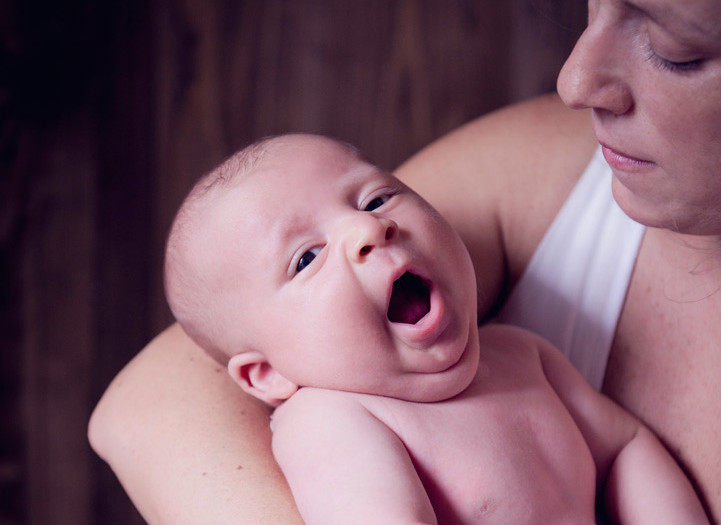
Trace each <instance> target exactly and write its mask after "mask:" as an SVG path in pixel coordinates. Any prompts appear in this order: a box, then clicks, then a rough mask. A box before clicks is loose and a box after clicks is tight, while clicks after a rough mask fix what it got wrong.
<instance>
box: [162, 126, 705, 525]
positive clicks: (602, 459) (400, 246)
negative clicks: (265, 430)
mask: <svg viewBox="0 0 721 525" xmlns="http://www.w3.org/2000/svg"><path fill="white" fill-rule="evenodd" d="M166 292H167V296H168V301H169V303H170V306H171V309H172V311H173V313H174V315H175V316H176V318H177V319H178V321H179V322H180V323H181V325H182V326H183V328H184V329H185V330H186V331H187V333H188V334H189V335H190V336H191V337H193V338H194V339H195V340H196V341H197V342H198V343H199V344H200V345H201V346H203V347H204V348H205V349H206V350H207V351H208V352H209V353H210V354H211V355H212V356H214V357H215V358H216V359H218V360H219V361H221V362H223V363H225V364H227V367H228V370H229V371H230V374H231V376H232V377H233V379H234V380H235V381H236V382H237V383H238V384H239V385H240V386H241V387H242V388H243V390H245V391H246V392H249V393H250V394H252V395H254V396H256V397H257V398H259V399H261V400H263V401H265V402H266V403H268V404H270V405H272V406H275V407H277V408H276V410H275V413H274V416H273V427H274V432H273V453H274V455H275V457H276V459H277V461H278V463H279V464H280V466H281V468H282V470H283V472H284V473H285V476H286V478H287V480H288V483H289V484H290V487H291V489H292V491H293V495H294V497H295V499H296V502H297V504H298V508H299V510H300V512H301V514H302V516H303V518H304V520H305V521H306V522H307V523H309V524H313V523H339V524H350V523H360V524H369V523H373V524H382V523H388V524H393V525H398V524H401V523H448V524H473V523H501V524H509V523H548V524H562V523H569V524H571V523H572V524H584V523H594V519H595V514H594V512H595V511H594V504H595V501H596V496H599V501H601V502H602V503H603V504H604V506H605V508H606V510H607V511H608V513H609V514H610V515H611V517H612V518H613V519H615V520H618V521H620V522H623V523H654V524H659V523H676V524H678V523H684V524H688V523H705V522H707V520H706V517H705V515H704V512H703V509H702V507H701V505H700V503H699V501H698V499H697V498H696V496H695V494H694V492H693V490H692V488H691V486H690V483H689V482H688V480H687V479H686V478H685V477H684V475H683V474H682V472H681V470H680V469H679V468H678V467H677V465H676V463H675V462H674V461H673V460H672V459H671V457H670V456H669V455H668V454H667V453H666V451H665V450H664V448H663V447H662V446H661V444H660V443H659V442H658V441H657V440H656V438H655V437H654V436H653V435H652V434H651V433H650V432H649V431H648V430H647V429H645V427H643V426H642V425H641V424H640V423H639V422H638V421H637V420H636V419H634V418H633V417H632V416H630V415H629V414H628V413H626V412H624V411H623V410H622V409H620V408H619V407H618V406H616V405H615V404H614V403H612V402H611V401H610V400H609V399H607V398H605V397H603V396H602V395H600V394H599V393H597V392H596V391H595V390H593V389H592V388H591V387H590V386H589V385H588V384H587V383H586V382H585V381H584V380H583V379H582V378H581V376H580V375H579V374H578V372H576V370H575V369H574V368H573V367H572V365H570V363H568V361H566V360H565V358H563V357H562V356H561V355H560V353H559V352H558V351H557V350H556V349H554V348H552V347H551V346H550V345H549V344H548V343H546V342H545V341H544V340H542V339H540V338H538V337H536V336H534V335H532V334H530V333H528V332H525V331H522V330H520V329H517V328H513V327H509V326H498V325H495V326H494V325H489V326H484V327H481V328H478V326H477V319H476V282H475V275H474V271H473V267H472V263H471V260H470V257H469V255H468V253H467V251H466V249H465V247H464V245H463V243H462V241H461V239H460V238H459V236H458V235H457V234H456V233H455V232H454V230H453V229H452V228H451V226H450V225H449V224H448V223H447V222H446V221H445V220H444V219H443V218H442V217H441V216H440V215H439V214H438V213H437V212H436V211H435V210H434V209H433V208H432V207H431V206H430V205H429V204H428V203H427V202H425V201H424V200H423V199H422V198H421V197H419V196H418V195H417V194H415V193H414V192H413V191H411V190H410V189H409V188H408V187H406V186H405V185H403V184H402V183H401V182H400V181H398V180H397V179H395V178H394V177H393V176H392V175H390V174H389V173H386V172H384V171H382V170H380V169H378V168H377V167H375V166H372V165H371V164H369V163H368V162H366V161H365V160H364V159H363V158H362V157H361V156H360V155H359V154H358V153H357V152H356V151H355V150H354V149H353V148H351V147H349V146H347V145H345V144H341V143H338V142H336V141H333V140H331V139H328V138H324V137H318V136H311V135H288V136H281V137H276V138H272V139H266V140H264V141H261V142H259V143H257V144H255V145H253V146H251V147H249V148H246V149H245V150H243V151H241V152H239V153H237V154H235V155H234V156H233V157H231V158H230V159H229V160H227V161H226V162H224V163H223V164H222V165H221V166H219V167H218V168H216V169H215V170H214V171H212V172H211V173H210V174H208V175H206V176H205V177H203V178H202V179H201V181H200V182H199V183H198V184H197V185H196V186H195V187H194V188H193V190H192V191H191V193H190V195H189V196H188V197H187V199H186V200H185V202H184V203H183V205H182V207H181V209H180V211H179V213H178V216H177V217H176V220H175V222H174V225H173V228H172V230H171V233H170V236H169V239H168V246H167V253H166Z"/></svg>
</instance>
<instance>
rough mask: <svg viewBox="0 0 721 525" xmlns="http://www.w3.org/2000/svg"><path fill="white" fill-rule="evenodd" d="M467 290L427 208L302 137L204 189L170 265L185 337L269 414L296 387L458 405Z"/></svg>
mask: <svg viewBox="0 0 721 525" xmlns="http://www.w3.org/2000/svg"><path fill="white" fill-rule="evenodd" d="M474 279H475V278H474V273H473V269H472V265H471V262H470V258H469V256H468V253H467V251H466V249H465V247H464V246H463V244H462V242H461V240H460V238H459V237H458V235H456V233H455V232H454V231H453V230H452V228H451V227H450V226H449V225H448V223H447V222H446V221H445V220H444V219H443V218H442V217H440V215H439V214H438V213H437V212H436V211H435V210H434V209H433V208H432V207H431V206H430V205H429V204H428V203H426V202H425V201H424V200H423V199H421V198H420V197H419V196H418V195H417V194H415V193H414V192H412V191H411V190H410V189H408V188H407V187H406V186H404V185H403V184H402V183H401V182H400V181H398V180H397V179H396V178H394V177H393V176H392V175H390V174H388V173H386V172H384V171H382V170H380V169H378V168H377V167H375V166H373V165H371V164H369V163H368V162H366V161H365V160H364V159H363V158H362V157H361V156H360V155H359V154H358V153H357V151H356V150H355V149H353V148H352V147H349V146H348V145H345V144H342V143H339V142H336V141H333V140H331V139H328V138H325V137H319V136H313V135H287V136H281V137H276V138H272V139H266V140H264V141H261V142H260V143H257V144H255V145H253V146H251V147H249V148H246V149H245V150H243V151H241V152H239V153H237V154H236V155H234V156H232V157H231V158H230V159H228V160H227V161H226V162H224V163H223V164H221V165H220V166H219V167H218V168H216V169H215V170H213V171H212V172H211V173H209V174H208V175H206V176H204V177H203V178H202V179H201V181H200V182H199V183H198V184H197V185H196V186H195V187H194V188H193V190H192V191H191V192H190V194H189V196H188V197H187V198H186V200H185V202H184V203H183V205H182V206H181V209H180V211H179V212H178V216H177V218H176V220H175V222H174V224H173V227H172V229H171V234H170V236H169V239H168V247H167V253H166V294H167V297H168V302H169V303H170V306H171V309H172V311H173V313H174V315H175V316H176V318H177V319H178V321H179V322H180V324H181V325H182V326H183V328H184V329H185V330H186V331H187V333H188V334H189V335H190V336H191V337H192V338H193V339H194V340H196V341H197V342H198V343H199V344H200V345H201V346H202V347H203V348H205V350H206V351H208V352H209V353H210V354H211V355H212V356H213V357H215V358H216V359H218V360H219V361H221V362H224V363H227V365H228V369H229V371H230V373H231V376H232V377H233V378H234V379H235V380H236V381H237V382H238V383H239V384H240V385H241V386H242V387H243V388H244V389H245V390H246V391H248V392H250V393H252V394H253V395H255V396H256V397H258V398H260V399H262V400H264V401H266V402H268V403H270V404H273V405H275V404H278V403H279V402H281V401H282V400H284V399H287V398H288V397H289V396H290V395H292V393H293V392H295V390H297V388H299V387H300V386H315V387H321V388H329V389H338V390H348V391H353V392H363V393H372V394H381V395H386V396H391V397H398V398H402V399H409V400H414V401H435V400H440V399H445V398H448V397H451V396H453V395H456V394H457V393H459V392H460V391H462V390H463V389H464V388H465V387H466V386H467V384H468V383H469V382H470V380H471V379H472V377H473V375H474V374H475V368H476V365H477V362H478V342H477V331H476V294H475V280H474Z"/></svg>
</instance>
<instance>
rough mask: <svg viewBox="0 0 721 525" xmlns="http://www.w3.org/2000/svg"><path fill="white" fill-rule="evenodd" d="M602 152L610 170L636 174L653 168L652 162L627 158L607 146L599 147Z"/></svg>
mask: <svg viewBox="0 0 721 525" xmlns="http://www.w3.org/2000/svg"><path fill="white" fill-rule="evenodd" d="M601 150H602V151H603V157H604V158H605V159H606V162H608V165H609V166H611V168H613V169H615V170H619V171H625V172H631V173H638V172H641V171H646V170H648V169H650V168H652V167H653V166H654V163H653V162H650V161H648V160H641V159H635V158H633V157H627V156H626V155H623V154H621V153H619V152H617V151H615V150H612V149H611V148H609V147H607V146H603V145H602V146H601Z"/></svg>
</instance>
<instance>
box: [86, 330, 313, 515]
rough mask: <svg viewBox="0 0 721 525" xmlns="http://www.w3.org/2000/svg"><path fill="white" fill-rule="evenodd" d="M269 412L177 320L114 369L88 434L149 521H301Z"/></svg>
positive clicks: (93, 444)
mask: <svg viewBox="0 0 721 525" xmlns="http://www.w3.org/2000/svg"><path fill="white" fill-rule="evenodd" d="M268 414H269V413H268V408H267V407H265V406H264V405H262V404H261V403H259V402H258V401H256V400H254V399H252V398H250V397H249V396H247V395H245V394H244V393H243V392H242V391H241V390H240V389H239V388H238V387H237V386H236V385H235V384H234V383H233V382H232V381H231V380H230V378H229V377H228V375H227V373H226V371H225V369H224V368H223V367H222V366H220V365H218V364H217V363H215V362H214V361H212V360H211V359H210V358H208V357H207V356H206V355H205V354H204V353H203V351H202V350H200V349H199V348H198V347H197V346H196V345H194V344H193V343H192V342H191V341H190V340H189V338H188V337H187V336H186V335H185V334H184V333H183V331H182V330H181V329H180V327H179V326H177V325H174V326H172V327H170V328H169V329H168V330H166V331H165V332H163V333H162V334H160V335H159V336H158V337H157V338H156V339H155V340H153V341H152V342H151V343H150V344H149V345H148V346H147V347H146V348H144V349H143V350H142V351H141V352H140V354H138V356H137V357H136V358H135V359H134V360H133V361H131V362H130V363H129V364H128V365H127V366H126V367H125V368H124V369H123V370H122V371H121V372H120V373H119V374H118V376H117V377H116V378H115V380H114V381H113V383H112V384H111V385H110V386H109V387H108V389H107V391H106V392H105V394H104V395H103V397H102V399H101V400H100V402H99V403H98V406H97V407H96V409H95V411H94V413H93V416H92V419H91V422H90V426H89V429H88V436H89V439H90V442H91V444H92V446H93V449H95V451H96V452H97V453H98V455H100V456H101V457H102V458H103V459H104V460H105V461H107V462H108V464H109V465H110V466H111V467H112V469H113V470H114V472H115V474H116V475H117V477H118V479H119V480H120V482H121V483H122V485H123V487H124V488H125V490H126V491H127V493H128V495H129V496H130V498H131V499H132V500H133V502H134V503H135V505H136V507H137V508H138V510H139V511H140V512H141V514H142V515H143V517H144V518H145V519H146V520H147V521H148V522H149V523H152V524H156V523H172V524H185V523H187V524H196V523H207V524H214V523H218V524H220V523H234V524H238V523H241V524H242V523H253V524H257V523H288V524H290V523H302V522H301V520H300V517H299V516H298V513H297V511H296V509H295V504H294V503H293V499H292V496H291V494H290V491H289V489H288V487H287V484H286V483H285V479H284V478H283V476H282V474H281V473H280V471H279V469H278V467H277V466H276V464H275V461H274V460H273V457H272V454H271V450H270V429H269V427H268Z"/></svg>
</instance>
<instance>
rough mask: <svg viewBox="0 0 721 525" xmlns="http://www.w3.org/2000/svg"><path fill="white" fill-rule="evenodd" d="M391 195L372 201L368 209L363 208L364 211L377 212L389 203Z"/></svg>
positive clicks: (367, 206)
mask: <svg viewBox="0 0 721 525" xmlns="http://www.w3.org/2000/svg"><path fill="white" fill-rule="evenodd" d="M390 197H391V196H390V195H381V196H380V197H376V198H375V199H373V200H372V201H370V202H369V203H368V204H366V207H365V208H363V211H373V210H377V209H378V208H380V207H381V206H383V205H384V204H385V203H386V202H388V199H390Z"/></svg>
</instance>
